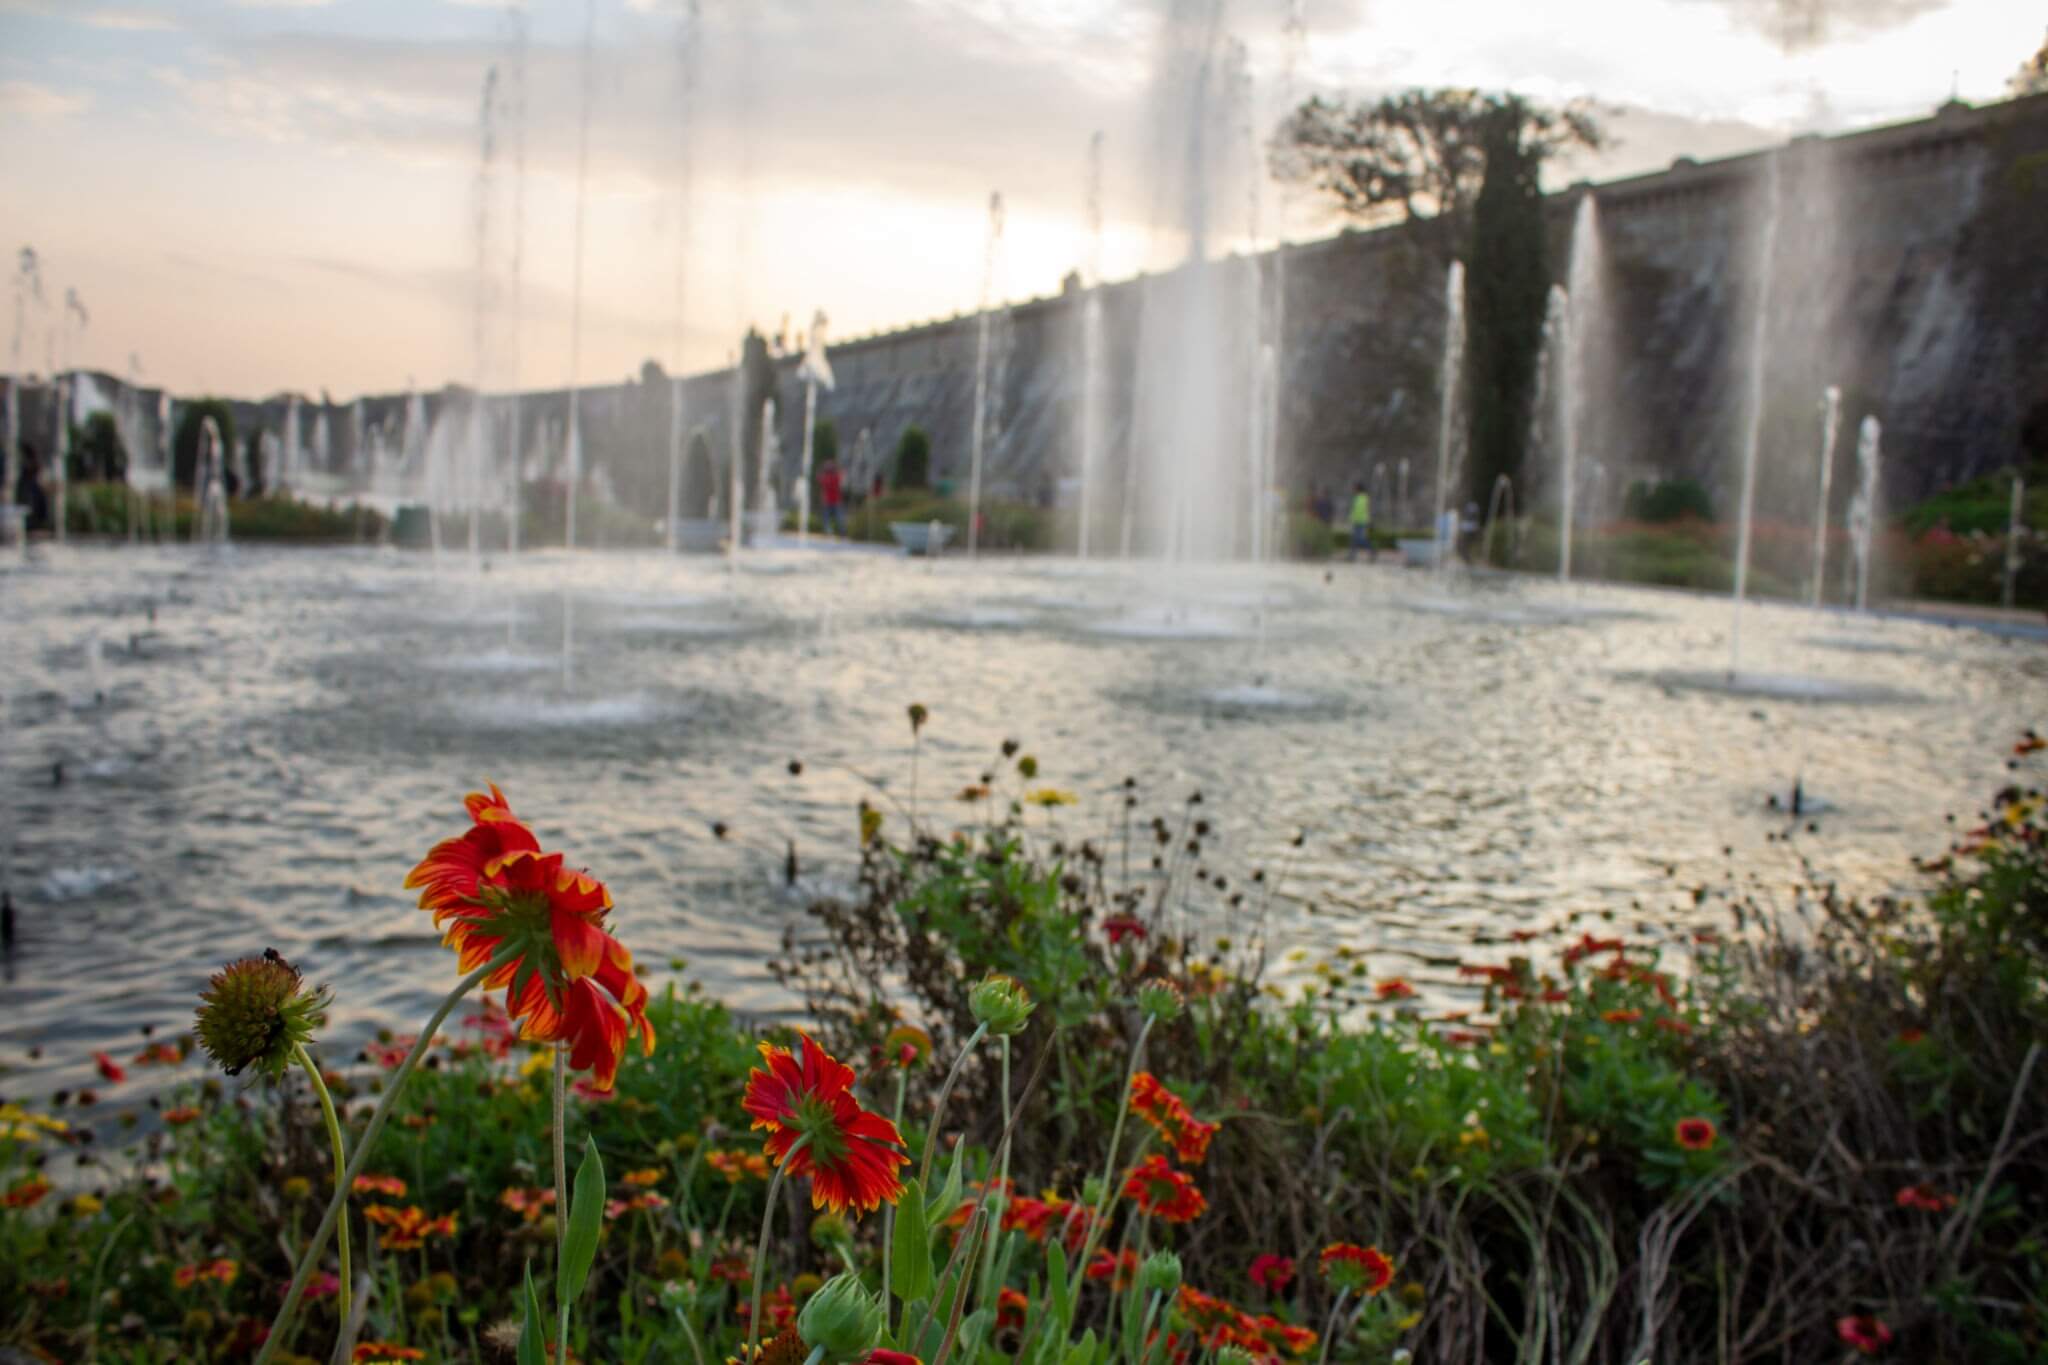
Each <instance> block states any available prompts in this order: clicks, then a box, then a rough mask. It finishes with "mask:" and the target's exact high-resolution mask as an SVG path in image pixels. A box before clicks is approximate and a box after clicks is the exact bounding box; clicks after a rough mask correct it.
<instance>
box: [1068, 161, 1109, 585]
mask: <svg viewBox="0 0 2048 1365" xmlns="http://www.w3.org/2000/svg"><path fill="white" fill-rule="evenodd" d="M1083 287H1084V288H1085V289H1086V291H1087V292H1086V293H1085V294H1084V295H1083V296H1082V300H1081V443H1080V444H1081V516H1080V525H1079V527H1078V528H1077V530H1076V531H1075V536H1074V550H1075V553H1076V554H1078V555H1080V557H1081V558H1083V559H1086V558H1087V557H1088V536H1089V531H1090V530H1091V529H1092V527H1093V525H1094V517H1095V480H1096V477H1097V472H1096V471H1097V466H1098V465H1099V464H1100V463H1101V460H1102V421H1103V412H1102V400H1103V393H1102V388H1103V385H1102V366H1103V361H1104V357H1103V350H1102V130H1101V129H1099V128H1098V129H1097V130H1096V131H1095V132H1094V133H1093V134H1092V135H1091V136H1090V137H1089V139H1088V277H1087V279H1086V280H1085V281H1084V282H1083Z"/></svg>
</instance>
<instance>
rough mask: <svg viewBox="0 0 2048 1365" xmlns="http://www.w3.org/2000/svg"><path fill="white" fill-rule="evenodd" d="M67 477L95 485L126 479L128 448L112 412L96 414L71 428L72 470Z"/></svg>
mask: <svg viewBox="0 0 2048 1365" xmlns="http://www.w3.org/2000/svg"><path fill="white" fill-rule="evenodd" d="M64 472H65V475H66V477H68V478H73V479H79V480H90V481H95V482H106V481H118V480H121V479H125V478H127V477H128V448H127V446H126V445H125V444H124V443H123V442H122V440H121V427H120V424H119V423H117V422H116V421H115V420H114V414H113V413H111V412H96V413H94V414H93V415H92V416H90V417H88V418H86V419H85V425H84V426H82V427H73V428H72V429H71V467H70V468H69V469H67V470H65V471H64Z"/></svg>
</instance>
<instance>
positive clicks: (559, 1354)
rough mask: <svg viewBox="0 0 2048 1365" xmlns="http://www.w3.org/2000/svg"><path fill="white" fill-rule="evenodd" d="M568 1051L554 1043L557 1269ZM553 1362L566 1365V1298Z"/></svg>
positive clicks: (563, 1227)
mask: <svg viewBox="0 0 2048 1365" xmlns="http://www.w3.org/2000/svg"><path fill="white" fill-rule="evenodd" d="M568 1056H569V1054H568V1052H567V1050H566V1049H564V1047H563V1046H562V1044H560V1043H556V1044H555V1265H556V1267H557V1269H558V1271H559V1267H560V1266H561V1263H562V1257H563V1254H564V1248H566V1247H567V1246H568V1245H569V1149H568V1142H567V1140H566V1139H565V1138H564V1136H563V1129H564V1128H565V1127H566V1126H567V1124H568V1119H569V1063H568ZM555 1314H556V1316H555V1365H569V1300H568V1298H567V1296H564V1297H563V1299H562V1301H561V1302H560V1303H559V1304H557V1305H555Z"/></svg>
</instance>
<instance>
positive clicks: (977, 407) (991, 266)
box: [967, 190, 1003, 559]
mask: <svg viewBox="0 0 2048 1365" xmlns="http://www.w3.org/2000/svg"><path fill="white" fill-rule="evenodd" d="M1002 249H1003V194H1002V191H1001V190H994V191H991V192H990V194H989V196H988V247H987V249H986V251H984V253H983V255H982V261H981V307H980V310H979V311H978V312H977V313H976V314H975V343H974V429H973V435H972V437H971V439H970V441H969V446H968V474H967V557H968V558H969V559H973V558H974V557H975V555H976V554H977V553H978V552H979V550H980V546H981V462H982V458H983V446H984V445H985V444H986V443H987V440H988V404H989V385H988V367H989V350H990V336H989V331H990V327H991V325H992V323H993V322H994V314H993V312H992V307H991V306H992V304H993V302H994V299H993V297H992V295H993V291H994V289H995V287H996V268H997V263H998V262H999V261H1000V259H1001V255H1002Z"/></svg>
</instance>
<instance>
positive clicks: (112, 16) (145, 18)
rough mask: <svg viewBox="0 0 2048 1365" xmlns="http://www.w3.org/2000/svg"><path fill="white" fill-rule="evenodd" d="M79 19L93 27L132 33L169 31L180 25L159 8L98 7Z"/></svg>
mask: <svg viewBox="0 0 2048 1365" xmlns="http://www.w3.org/2000/svg"><path fill="white" fill-rule="evenodd" d="M79 19H80V20H81V22H83V23H85V24H87V25H89V26H91V27H93V28H104V29H114V30H117V31H122V32H130V33H152V32H153V33H168V32H172V31H174V30H175V29H176V28H177V27H178V24H177V21H176V20H174V19H172V18H171V16H170V15H168V14H164V13H162V12H160V11H157V10H139V9H96V10H88V11H86V12H85V13H84V14H81V15H80V16H79Z"/></svg>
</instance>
